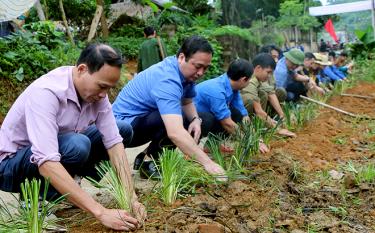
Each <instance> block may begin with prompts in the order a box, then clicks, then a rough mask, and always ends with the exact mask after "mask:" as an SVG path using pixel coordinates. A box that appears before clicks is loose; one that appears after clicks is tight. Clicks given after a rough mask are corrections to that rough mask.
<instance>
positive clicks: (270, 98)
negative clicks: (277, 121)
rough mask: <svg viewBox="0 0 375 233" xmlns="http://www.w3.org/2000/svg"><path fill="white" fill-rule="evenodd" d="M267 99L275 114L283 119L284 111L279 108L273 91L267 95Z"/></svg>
mask: <svg viewBox="0 0 375 233" xmlns="http://www.w3.org/2000/svg"><path fill="white" fill-rule="evenodd" d="M268 101H269V102H270V104H271V106H272V107H273V109H274V110H275V111H276V112H277V115H279V117H280V118H281V119H283V118H284V111H283V109H282V108H281V105H280V102H279V99H278V98H277V96H276V94H275V93H272V94H269V95H268Z"/></svg>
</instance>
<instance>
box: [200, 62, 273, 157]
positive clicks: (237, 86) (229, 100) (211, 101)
mask: <svg viewBox="0 0 375 233" xmlns="http://www.w3.org/2000/svg"><path fill="white" fill-rule="evenodd" d="M252 74H253V66H252V65H251V63H250V62H248V61H246V60H244V59H237V60H235V61H233V62H232V63H231V64H230V66H229V68H228V71H227V72H226V73H224V74H223V75H221V76H219V77H217V78H214V79H210V80H207V81H204V82H202V83H200V84H198V85H197V87H196V91H197V95H196V97H195V98H194V103H195V105H196V107H197V111H198V113H199V116H200V117H201V118H202V120H203V125H202V135H203V136H207V135H208V133H214V134H217V133H222V132H224V133H228V134H233V133H234V132H235V131H236V128H237V123H239V122H241V121H242V120H244V121H249V116H248V112H247V110H246V108H245V107H244V105H243V102H242V99H241V95H240V92H239V90H241V89H243V88H245V87H246V86H247V85H248V84H249V80H250V77H251V75H252ZM260 151H261V152H262V153H265V152H268V148H267V146H266V145H264V144H263V143H261V144H260Z"/></svg>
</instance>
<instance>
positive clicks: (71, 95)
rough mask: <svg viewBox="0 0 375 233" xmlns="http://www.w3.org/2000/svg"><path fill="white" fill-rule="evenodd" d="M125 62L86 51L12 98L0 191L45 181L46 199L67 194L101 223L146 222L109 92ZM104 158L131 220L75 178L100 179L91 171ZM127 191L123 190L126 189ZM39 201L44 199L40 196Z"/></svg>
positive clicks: (0, 160)
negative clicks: (114, 173) (124, 194)
mask: <svg viewBox="0 0 375 233" xmlns="http://www.w3.org/2000/svg"><path fill="white" fill-rule="evenodd" d="M122 64H123V59H122V57H121V55H120V54H118V53H117V52H116V51H115V50H114V49H113V48H111V47H110V46H108V45H104V44H91V45H88V46H87V47H86V48H85V49H84V50H83V51H82V52H81V54H80V57H79V59H78V61H77V64H76V65H75V66H63V67H59V68H56V69H54V70H52V71H50V72H49V73H47V74H46V75H43V76H41V77H40V78H39V79H37V80H35V81H34V82H33V83H32V84H30V85H29V86H28V87H27V88H26V90H25V91H24V92H23V93H22V94H21V95H20V96H19V97H18V98H17V100H16V101H15V103H14V104H13V106H12V107H11V109H10V110H9V113H8V114H7V116H6V118H5V120H4V122H3V124H2V127H1V131H0V177H1V179H0V189H1V190H3V191H6V192H20V184H21V183H22V182H24V180H25V179H26V178H27V179H29V180H31V179H32V178H37V179H41V180H42V181H44V179H43V178H45V179H49V180H50V183H51V184H52V186H49V187H48V193H47V198H48V200H54V199H55V198H57V197H59V196H60V194H63V195H66V198H67V199H68V201H70V202H72V203H73V204H74V205H76V206H77V207H79V208H81V209H82V210H84V211H86V212H89V213H90V214H92V215H94V216H95V218H96V219H97V220H98V221H99V222H101V223H102V224H103V225H105V226H107V227H109V228H112V229H115V230H126V231H127V230H135V229H137V228H139V227H140V226H141V223H142V222H143V221H144V220H145V218H146V211H145V207H144V206H143V205H142V204H141V203H140V202H138V200H137V196H136V194H135V192H134V188H133V183H132V179H131V170H130V167H129V164H128V161H127V158H126V154H125V149H124V145H125V146H126V145H127V144H128V143H129V142H130V141H131V138H132V128H131V126H130V125H129V124H127V123H126V122H124V121H117V122H116V120H115V118H114V116H113V113H112V111H111V104H110V102H109V100H108V96H107V92H108V90H109V89H110V88H112V87H114V86H115V85H116V84H117V82H118V80H119V79H120V72H121V66H122ZM103 160H110V161H111V163H112V164H113V165H114V166H115V168H116V170H117V171H119V172H118V174H119V177H120V179H121V180H122V182H123V183H124V184H125V186H126V189H127V190H128V192H129V195H133V199H132V208H133V213H134V214H135V216H131V215H130V213H128V212H126V211H124V210H120V209H107V208H105V207H104V206H102V205H101V204H100V203H98V202H96V201H95V200H94V199H93V198H92V197H91V196H90V195H89V194H88V193H86V192H85V191H84V190H83V189H82V188H81V187H80V186H79V185H78V184H77V183H76V182H75V181H74V179H73V177H74V176H75V175H78V176H90V177H92V178H94V179H98V178H99V175H98V174H97V170H96V169H95V166H96V165H98V163H99V162H101V161H103ZM124 188H125V187H124ZM41 195H42V194H41Z"/></svg>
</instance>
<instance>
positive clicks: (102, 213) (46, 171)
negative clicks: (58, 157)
mask: <svg viewBox="0 0 375 233" xmlns="http://www.w3.org/2000/svg"><path fill="white" fill-rule="evenodd" d="M39 172H40V174H41V175H42V176H43V177H45V178H48V179H49V180H50V183H51V185H52V186H53V187H54V188H55V189H56V190H57V191H58V192H59V193H61V194H63V195H65V194H66V195H67V199H68V200H69V201H70V202H72V203H73V204H74V205H76V206H77V207H79V208H80V209H82V210H84V211H86V212H89V213H90V214H92V215H93V216H94V217H95V218H96V219H98V220H99V221H100V222H101V223H102V224H103V225H105V226H107V227H109V228H112V229H115V230H124V231H129V230H135V229H136V227H137V226H138V221H137V220H136V219H135V218H133V217H131V216H130V214H129V213H127V212H126V211H124V210H116V209H107V208H105V207H103V206H102V205H101V204H100V203H98V202H96V201H95V200H94V199H93V198H92V197H91V196H90V195H89V194H88V193H87V192H85V191H84V190H83V189H82V188H81V187H80V186H79V185H78V184H77V183H76V182H74V180H73V178H72V177H71V176H70V175H69V173H68V172H67V171H66V169H65V168H64V167H63V166H62V165H61V163H60V162H54V161H46V162H45V163H43V164H42V165H41V166H40V167H39Z"/></svg>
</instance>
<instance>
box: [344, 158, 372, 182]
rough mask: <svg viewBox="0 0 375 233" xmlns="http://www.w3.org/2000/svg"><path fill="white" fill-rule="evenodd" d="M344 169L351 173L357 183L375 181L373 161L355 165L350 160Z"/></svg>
mask: <svg viewBox="0 0 375 233" xmlns="http://www.w3.org/2000/svg"><path fill="white" fill-rule="evenodd" d="M345 170H347V171H349V172H351V173H352V174H353V176H354V179H355V182H356V184H357V185H359V184H361V183H374V182H375V165H374V164H373V163H371V164H367V165H363V166H359V167H356V166H355V165H354V164H353V163H352V162H348V164H347V165H346V167H345Z"/></svg>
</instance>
